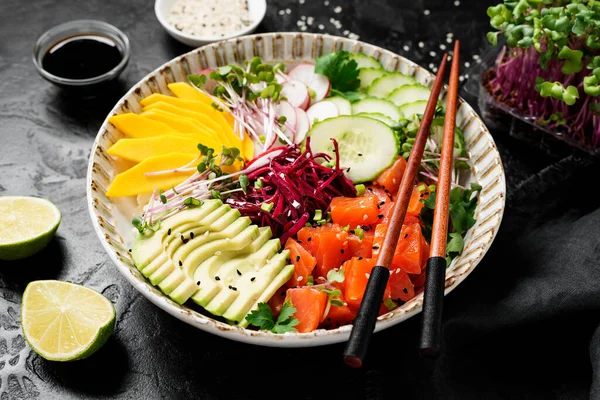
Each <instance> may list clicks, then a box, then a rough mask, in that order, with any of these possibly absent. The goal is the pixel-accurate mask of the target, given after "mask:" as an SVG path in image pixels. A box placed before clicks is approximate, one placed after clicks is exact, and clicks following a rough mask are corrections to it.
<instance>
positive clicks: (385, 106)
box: [352, 97, 404, 121]
mask: <svg viewBox="0 0 600 400" xmlns="http://www.w3.org/2000/svg"><path fill="white" fill-rule="evenodd" d="M360 113H381V114H383V115H386V116H388V117H390V118H391V119H393V120H394V121H398V120H399V119H400V118H402V117H403V116H404V114H402V112H401V111H400V110H399V109H398V107H397V106H396V105H395V104H394V103H392V102H391V101H387V100H384V99H378V98H376V97H370V98H366V99H363V100H360V101H357V102H356V103H354V104H352V114H360Z"/></svg>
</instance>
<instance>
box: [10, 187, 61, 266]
mask: <svg viewBox="0 0 600 400" xmlns="http://www.w3.org/2000/svg"><path fill="white" fill-rule="evenodd" d="M60 219H61V215H60V210H59V209H58V208H57V207H56V206H55V205H54V204H53V203H52V202H50V201H49V200H46V199H42V198H39V197H30V196H0V260H18V259H21V258H26V257H29V256H32V255H33V254H35V253H37V252H38V251H40V250H41V249H43V248H44V247H46V245H47V244H48V242H50V240H51V239H52V237H54V234H55V233H56V230H57V229H58V225H60Z"/></svg>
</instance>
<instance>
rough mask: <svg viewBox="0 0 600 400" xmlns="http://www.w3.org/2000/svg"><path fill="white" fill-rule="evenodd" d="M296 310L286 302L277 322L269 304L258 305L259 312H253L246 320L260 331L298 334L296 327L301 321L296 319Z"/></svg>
mask: <svg viewBox="0 0 600 400" xmlns="http://www.w3.org/2000/svg"><path fill="white" fill-rule="evenodd" d="M295 312H296V308H295V307H294V306H293V305H291V304H289V303H287V302H285V303H283V306H282V307H281V312H280V313H279V317H277V320H275V317H274V316H273V311H271V307H269V305H268V304H267V303H258V310H253V311H252V312H251V313H250V314H248V315H247V316H246V320H247V321H248V322H249V323H250V324H251V325H254V326H256V327H258V329H260V330H264V331H271V332H273V333H285V332H296V328H294V326H296V325H298V324H299V323H300V321H298V319H296V318H295V317H294V313H295Z"/></svg>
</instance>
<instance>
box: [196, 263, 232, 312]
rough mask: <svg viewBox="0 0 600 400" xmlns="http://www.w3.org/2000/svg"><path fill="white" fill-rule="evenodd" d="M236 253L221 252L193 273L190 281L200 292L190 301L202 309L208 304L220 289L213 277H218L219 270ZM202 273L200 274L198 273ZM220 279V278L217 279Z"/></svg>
mask: <svg viewBox="0 0 600 400" xmlns="http://www.w3.org/2000/svg"><path fill="white" fill-rule="evenodd" d="M236 255H237V253H236V252H235V251H223V252H222V253H221V254H219V255H213V256H211V257H209V258H207V259H206V260H204V261H203V262H202V263H201V264H200V265H199V266H198V268H196V271H195V273H194V278H193V279H192V280H193V281H194V282H196V284H197V285H198V287H199V288H200V290H199V291H198V293H196V294H194V296H193V297H192V301H194V302H195V303H196V304H199V305H200V306H202V307H204V306H205V305H206V304H208V302H209V301H210V300H211V299H212V298H213V297H214V296H215V295H216V294H217V293H219V291H220V290H221V289H222V286H220V285H217V284H216V279H215V277H216V276H218V274H219V273H218V271H219V268H221V265H223V263H224V262H226V261H227V260H230V259H232V258H233V257H235V256H236ZM200 271H202V273H200ZM219 279H221V277H219Z"/></svg>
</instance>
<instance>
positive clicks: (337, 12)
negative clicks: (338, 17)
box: [333, 6, 342, 14]
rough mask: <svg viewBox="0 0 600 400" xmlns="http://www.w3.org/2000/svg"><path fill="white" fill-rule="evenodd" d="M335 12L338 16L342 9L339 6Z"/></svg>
mask: <svg viewBox="0 0 600 400" xmlns="http://www.w3.org/2000/svg"><path fill="white" fill-rule="evenodd" d="M333 12H334V13H336V14H339V13H341V12H342V7H340V6H337V7H336V8H334V9H333Z"/></svg>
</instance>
